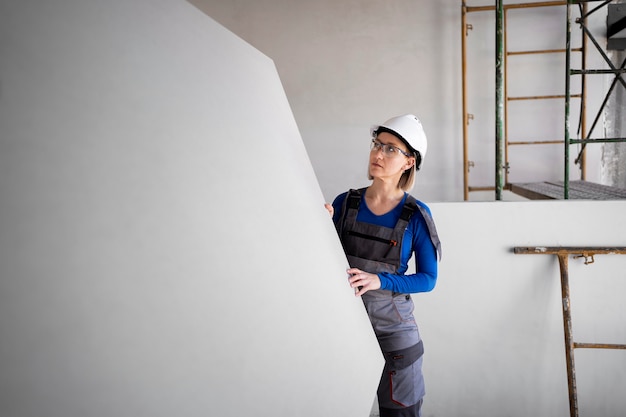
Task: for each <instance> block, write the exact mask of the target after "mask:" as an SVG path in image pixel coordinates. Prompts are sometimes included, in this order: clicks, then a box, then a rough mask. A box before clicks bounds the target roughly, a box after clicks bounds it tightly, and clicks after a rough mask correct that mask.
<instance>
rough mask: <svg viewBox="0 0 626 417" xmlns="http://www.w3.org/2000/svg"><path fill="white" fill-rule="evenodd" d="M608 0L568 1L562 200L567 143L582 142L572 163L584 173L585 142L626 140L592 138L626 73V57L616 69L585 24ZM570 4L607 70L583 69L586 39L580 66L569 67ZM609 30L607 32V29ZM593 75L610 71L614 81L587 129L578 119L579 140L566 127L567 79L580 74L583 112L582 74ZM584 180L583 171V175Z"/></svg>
mask: <svg viewBox="0 0 626 417" xmlns="http://www.w3.org/2000/svg"><path fill="white" fill-rule="evenodd" d="M594 2H595V3H598V2H602V3H601V4H600V5H599V6H596V7H594V8H593V9H591V10H588V8H587V3H594ZM610 3H611V0H567V41H566V43H567V45H566V64H565V65H566V87H565V94H566V96H565V141H564V142H565V164H564V165H565V167H564V168H565V170H564V180H563V185H564V187H563V191H564V195H563V198H564V199H566V200H567V199H569V197H570V195H569V191H570V189H569V188H570V187H569V185H570V184H569V182H570V172H569V165H570V145H574V144H581V145H582V146H581V149H580V152H579V154H578V156H577V157H576V160H575V163H577V164H578V163H580V164H581V166H582V167H583V173H584V152H585V147H586V146H587V145H588V144H591V143H615V142H626V138H624V137H619V138H592V137H591V136H592V134H593V132H594V129H595V127H596V125H597V123H598V121H599V120H600V117H601V115H602V112H603V111H604V108H605V106H606V104H607V102H608V100H609V98H610V96H611V94H612V92H613V91H614V89H615V86H616V85H617V83H618V82H619V83H621V84H622V86H623V87H624V88H626V81H624V79H623V78H622V76H621V75H622V74H624V73H626V60H624V61H623V62H622V64H621V66H620V67H619V68H618V67H616V66H615V64H613V62H612V61H611V59H610V58H609V57H608V56H607V54H606V53H605V51H604V48H602V46H601V45H600V43H599V42H598V40H597V39H596V37H595V36H594V34H593V33H592V32H591V30H590V29H589V27H588V25H587V18H588V17H589V16H591V15H592V14H594V13H597V12H598V11H599V10H601V9H602V8H603V7H605V6H607V5H608V4H610ZM573 6H578V10H579V17H578V18H576V19H575V23H577V24H578V25H579V26H580V28H581V30H582V32H583V36H584V38H585V39H588V40H590V41H591V43H592V44H593V45H594V47H595V49H596V50H597V52H598V53H600V55H601V56H602V58H603V59H604V61H605V62H606V64H607V65H608V67H609V69H588V68H586V56H587V53H586V50H585V49H586V48H585V46H586V42H583V61H582V68H579V69H572V68H571V52H572V51H573V49H572V48H571V45H570V40H571V32H572V20H573V19H574V18H573V10H572V8H573ZM607 32H609V31H607ZM594 74H613V75H614V78H613V82H612V83H611V86H610V88H609V89H608V91H607V93H606V95H605V97H604V100H603V102H602V105H601V106H600V108H599V109H598V112H597V114H596V116H595V118H594V121H593V123H592V125H591V128H590V129H589V131H587V130H586V126H585V124H584V120H583V121H581V123H580V124H579V132H582V134H581V136H582V139H572V138H571V135H570V128H569V110H570V98H571V97H572V95H571V93H570V88H571V85H570V79H571V76H572V75H581V77H582V84H583V90H582V94H583V98H582V104H581V105H582V106H583V107H582V109H581V114H584V113H586V106H585V95H586V91H585V89H584V85H585V76H586V75H594ZM582 178H583V179H584V174H583V177H582Z"/></svg>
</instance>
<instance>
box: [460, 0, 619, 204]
mask: <svg viewBox="0 0 626 417" xmlns="http://www.w3.org/2000/svg"><path fill="white" fill-rule="evenodd" d="M587 3H600V5H597V6H596V7H593V8H592V9H591V10H588V7H587ZM611 3H612V1H611V0H566V1H545V2H534V3H517V4H506V5H503V4H502V0H496V4H495V5H494V6H475V7H472V6H467V5H466V3H465V1H462V7H461V8H462V61H463V62H462V70H463V77H462V82H463V185H464V193H463V197H464V200H468V199H469V193H470V192H471V191H490V190H495V193H496V200H499V199H501V195H502V194H501V193H502V190H503V189H512V184H510V182H509V158H508V156H509V146H512V145H540V144H558V143H562V144H564V164H563V165H564V168H563V169H564V172H563V183H562V185H558V187H562V189H563V196H562V197H563V198H564V199H569V198H570V177H571V172H570V161H571V145H579V146H580V149H579V152H578V155H577V156H576V158H575V160H574V163H575V164H576V165H578V166H579V167H580V180H582V181H578V182H577V186H580V185H581V184H582V185H583V186H584V185H585V184H584V181H585V179H586V162H585V150H586V146H587V145H588V144H593V143H616V142H626V138H625V137H615V138H600V137H596V138H594V137H592V135H593V134H594V130H595V129H596V127H597V125H598V122H599V121H600V119H601V116H602V114H603V111H604V109H605V107H606V105H607V103H608V100H609V98H610V96H611V94H612V93H613V91H614V90H615V87H616V86H617V84H622V86H623V87H624V88H626V81H625V80H624V78H622V74H624V73H626V60H624V62H622V63H621V65H620V66H619V67H617V65H616V64H614V63H613V62H612V61H611V59H610V58H609V57H608V56H607V54H606V53H605V51H604V48H603V47H602V46H601V45H600V43H599V42H598V40H597V39H596V38H597V37H596V36H595V35H594V34H593V33H592V31H591V30H590V28H589V26H588V24H587V19H588V18H589V17H590V16H592V15H593V14H595V13H598V12H599V11H600V10H602V9H603V8H604V7H606V6H607V5H609V4H611ZM553 6H565V7H566V16H567V18H566V22H567V24H566V45H565V48H564V49H555V50H536V51H515V52H511V51H508V50H507V39H506V36H507V35H506V32H507V30H506V25H507V12H508V10H510V9H528V8H541V7H553ZM576 8H577V9H578V17H574V10H575V9H576ZM487 11H492V12H495V17H496V57H495V58H496V138H495V141H496V143H495V147H496V149H495V151H496V171H495V186H478V187H476V186H470V184H469V171H470V168H471V166H473V162H471V161H470V160H469V156H468V143H469V140H468V129H467V126H468V125H469V121H470V120H471V119H473V115H472V114H470V113H469V112H468V108H467V43H466V38H467V37H468V32H469V30H470V29H471V28H472V27H471V25H468V24H467V14H468V13H472V12H487ZM574 24H577V25H578V26H579V27H580V29H581V46H579V47H572V45H571V39H572V36H571V34H572V27H573V25H574ZM624 27H626V20H624V19H623V20H621V21H619V22H618V23H617V24H616V25H615V27H610V28H608V30H607V32H608V33H607V35H608V36H611V35H612V34H614V33H616V32H617V31H619V30H621V29H623V28H624ZM603 35H604V34H603ZM589 43H591V44H593V46H594V47H595V50H597V52H598V53H599V54H600V55H601V56H602V58H603V59H604V61H605V62H606V64H607V66H608V69H606V68H603V69H590V68H587V60H588V59H587V58H588V57H587V55H588V53H589V52H588V49H589V48H587V45H588V44H589ZM578 52H580V53H581V66H580V68H572V59H571V58H572V53H578ZM548 53H549V54H552V53H565V62H566V64H565V66H566V68H565V72H566V77H565V80H566V81H565V94H563V95H546V96H528V97H509V96H508V93H507V58H508V57H509V56H511V55H529V54H548ZM596 74H600V75H602V74H604V75H606V74H612V75H613V76H614V79H613V82H612V83H611V85H610V87H609V89H608V91H607V92H606V95H605V98H604V100H603V102H602V104H601V106H600V108H599V109H598V111H597V113H596V115H595V117H594V119H593V122H592V124H591V127H590V128H589V129H587V123H586V116H587V110H588V109H587V91H586V84H587V79H586V77H587V76H590V75H596ZM577 75H578V76H580V91H579V92H576V93H572V91H571V90H572V80H571V77H572V76H577ZM574 98H576V99H580V112H579V117H580V120H579V121H578V129H577V130H578V132H577V134H576V136H577V138H573V137H572V136H574V135H572V134H571V131H570V110H571V100H572V99H574ZM547 99H564V107H565V108H564V110H565V126H564V137H563V139H562V140H541V141H515V142H513V141H509V140H508V114H509V109H508V103H509V102H510V101H513V100H547ZM513 191H514V192H515V188H514V189H513ZM531 194H532V193H531ZM550 198H552V197H550Z"/></svg>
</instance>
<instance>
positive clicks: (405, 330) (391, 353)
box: [337, 189, 440, 417]
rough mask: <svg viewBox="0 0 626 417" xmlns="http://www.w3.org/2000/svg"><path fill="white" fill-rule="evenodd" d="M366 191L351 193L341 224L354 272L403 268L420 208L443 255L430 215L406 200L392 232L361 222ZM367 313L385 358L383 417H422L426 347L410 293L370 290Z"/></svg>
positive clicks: (365, 300)
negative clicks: (410, 228) (411, 224)
mask: <svg viewBox="0 0 626 417" xmlns="http://www.w3.org/2000/svg"><path fill="white" fill-rule="evenodd" d="M363 190H364V189H361V190H350V192H349V193H348V195H347V197H346V199H345V201H344V205H343V210H342V214H341V218H340V219H339V221H338V223H337V231H338V233H339V236H340V239H341V242H342V244H343V248H344V251H345V253H346V256H347V258H348V262H349V264H350V267H352V268H359V269H361V270H363V271H365V272H369V273H380V272H390V273H396V272H397V270H398V268H399V266H400V248H401V246H402V239H403V237H404V232H405V230H406V228H407V226H408V223H409V220H410V218H411V216H412V215H413V213H414V212H415V211H417V210H418V209H419V211H420V212H421V213H422V216H424V217H425V219H426V216H427V217H428V219H426V223H427V225H428V227H429V232H430V235H431V240H433V243H434V244H435V247H436V248H437V250H439V247H440V246H439V240H438V238H437V234H436V230H435V229H434V222H433V221H432V218H431V217H430V214H429V213H428V212H426V211H425V210H423V209H422V208H421V207H420V206H418V205H417V204H416V203H415V199H414V198H413V197H412V196H410V195H408V196H407V198H406V202H405V204H404V207H403V211H402V214H401V216H400V219H399V220H398V222H397V223H396V226H395V227H394V228H393V229H392V228H388V227H383V226H377V225H373V224H368V223H362V222H357V221H356V217H357V214H358V211H359V205H360V203H361V194H363ZM362 299H363V303H364V304H365V309H366V310H367V313H368V316H369V318H370V322H371V323H372V327H373V329H374V333H375V334H376V338H377V339H378V344H379V345H380V349H381V351H382V353H383V356H384V358H385V367H384V369H383V373H382V376H381V379H380V383H379V385H378V405H379V407H380V415H381V417H392V416H393V417H416V416H419V415H420V407H421V403H422V397H423V396H424V394H425V389H424V378H423V375H422V369H421V365H422V354H423V353H424V348H423V344H422V340H421V338H420V335H419V331H418V328H417V324H416V322H415V318H414V317H413V300H412V299H411V296H410V295H409V294H400V293H394V292H392V291H388V290H381V289H379V290H372V291H368V292H366V293H365V294H363V296H362Z"/></svg>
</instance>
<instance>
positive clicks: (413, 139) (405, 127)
mask: <svg viewBox="0 0 626 417" xmlns="http://www.w3.org/2000/svg"><path fill="white" fill-rule="evenodd" d="M381 127H382V128H384V129H387V130H390V131H391V132H392V133H393V134H395V135H396V136H398V137H399V138H400V139H402V140H403V141H404V142H405V143H406V144H407V145H409V147H410V148H412V150H413V151H417V152H419V153H420V155H421V157H422V161H423V160H424V157H425V156H426V149H427V147H428V144H427V142H426V133H425V132H424V128H423V127H422V122H420V121H419V119H418V118H417V117H416V116H415V115H413V114H405V115H402V116H396V117H392V118H391V119H389V120H387V121H386V122H385V123H383V124H381V125H374V126H372V127H371V128H370V133H371V134H372V136H374V135H376V133H378V130H379V129H380V128H381Z"/></svg>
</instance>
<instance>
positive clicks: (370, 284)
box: [347, 268, 380, 297]
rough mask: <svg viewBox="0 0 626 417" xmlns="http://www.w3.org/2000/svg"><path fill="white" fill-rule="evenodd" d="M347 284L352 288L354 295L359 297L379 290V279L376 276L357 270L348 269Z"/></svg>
mask: <svg viewBox="0 0 626 417" xmlns="http://www.w3.org/2000/svg"><path fill="white" fill-rule="evenodd" d="M347 272H348V275H349V277H348V282H349V283H350V286H351V287H352V288H354V295H356V296H357V297H358V296H361V295H363V294H365V293H366V292H368V291H369V290H377V289H379V288H380V278H378V275H376V274H370V273H369V272H365V271H361V270H360V269H358V268H350V269H348V271H347Z"/></svg>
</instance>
